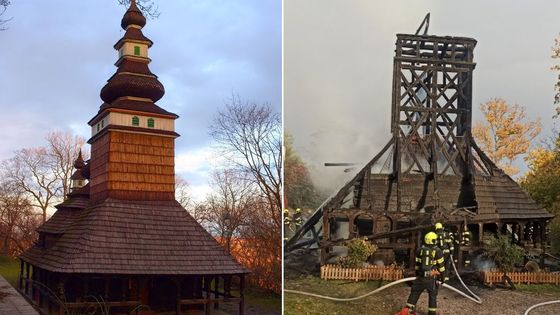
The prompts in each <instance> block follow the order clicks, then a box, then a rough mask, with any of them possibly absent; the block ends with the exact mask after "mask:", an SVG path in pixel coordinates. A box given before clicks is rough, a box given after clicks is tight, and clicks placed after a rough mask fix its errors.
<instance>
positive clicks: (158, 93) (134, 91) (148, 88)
mask: <svg viewBox="0 0 560 315" xmlns="http://www.w3.org/2000/svg"><path fill="white" fill-rule="evenodd" d="M163 94H165V89H164V88H163V84H161V82H159V81H158V79H157V78H156V77H155V76H153V77H144V76H138V75H135V74H133V73H122V74H119V73H117V74H115V76H113V77H112V78H111V79H110V80H109V81H108V82H107V84H106V85H105V86H104V87H103V89H101V99H102V100H103V101H104V102H105V103H109V104H110V103H113V102H114V101H115V100H117V99H118V98H120V97H125V96H134V97H140V98H148V99H150V100H152V102H157V101H158V100H159V99H161V98H162V97H163Z"/></svg>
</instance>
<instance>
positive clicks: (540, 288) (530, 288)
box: [515, 284, 560, 294]
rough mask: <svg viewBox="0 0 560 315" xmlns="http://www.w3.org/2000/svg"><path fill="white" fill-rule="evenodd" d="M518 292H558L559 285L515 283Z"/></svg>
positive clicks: (559, 292) (559, 291) (559, 289)
mask: <svg viewBox="0 0 560 315" xmlns="http://www.w3.org/2000/svg"><path fill="white" fill-rule="evenodd" d="M515 287H516V288H517V290H519V291H520V292H533V293H550V294H560V286H559V285H554V284H516V285H515Z"/></svg>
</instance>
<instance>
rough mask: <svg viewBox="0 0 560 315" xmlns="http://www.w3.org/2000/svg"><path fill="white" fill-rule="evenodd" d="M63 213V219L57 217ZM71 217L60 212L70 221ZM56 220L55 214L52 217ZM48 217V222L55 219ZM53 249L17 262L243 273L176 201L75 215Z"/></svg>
mask: <svg viewBox="0 0 560 315" xmlns="http://www.w3.org/2000/svg"><path fill="white" fill-rule="evenodd" d="M62 213H64V215H62ZM69 213H70V212H61V213H60V215H59V216H58V219H57V220H58V221H61V220H60V219H61V217H62V216H64V217H65V218H69V217H68V216H67V214H69ZM55 216H56V215H55ZM55 216H53V218H55ZM70 220H71V221H73V222H72V223H71V224H70V225H69V226H68V227H67V228H66V230H65V231H64V234H63V235H62V237H61V238H60V239H59V240H58V241H57V242H56V244H55V245H54V246H53V247H51V248H49V249H44V248H41V247H39V246H35V247H33V248H32V249H30V250H29V251H27V252H25V253H24V254H23V255H22V256H21V258H22V259H23V260H25V261H28V262H30V263H31V264H33V265H35V266H38V267H40V268H44V269H46V270H49V271H53V272H62V273H98V274H158V275H165V274H180V275H204V274H243V273H248V272H249V271H248V270H247V269H246V268H244V267H242V266H241V265H239V264H238V263H237V262H235V261H234V260H233V258H232V257H231V256H230V255H229V254H228V253H227V252H226V251H225V250H224V249H223V248H222V247H220V246H219V245H218V243H217V242H216V240H215V239H214V238H213V237H212V236H211V235H210V234H209V233H208V232H206V230H204V228H202V226H200V225H199V224H198V223H197V222H196V220H194V219H193V218H192V217H191V216H190V215H189V213H188V212H187V211H186V210H185V209H184V208H183V207H182V206H181V205H180V204H179V203H178V202H176V201H174V202H153V201H152V202H150V201H136V202H130V201H127V202H124V201H119V200H110V199H108V200H106V201H104V202H103V203H101V204H98V205H95V206H92V207H89V208H87V209H84V210H82V211H79V214H78V215H76V217H75V218H74V219H71V218H70Z"/></svg>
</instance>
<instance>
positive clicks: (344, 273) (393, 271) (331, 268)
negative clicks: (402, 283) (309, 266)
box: [321, 265, 404, 281]
mask: <svg viewBox="0 0 560 315" xmlns="http://www.w3.org/2000/svg"><path fill="white" fill-rule="evenodd" d="M402 278H404V271H403V269H401V268H397V267H393V266H388V267H380V266H367V267H362V268H344V267H340V266H338V265H324V266H321V279H324V280H354V281H358V280H366V281H367V280H387V281H393V280H399V279H402Z"/></svg>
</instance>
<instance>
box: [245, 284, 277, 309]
mask: <svg viewBox="0 0 560 315" xmlns="http://www.w3.org/2000/svg"><path fill="white" fill-rule="evenodd" d="M245 297H246V300H247V302H246V304H250V305H254V306H256V307H258V308H259V309H261V310H263V311H270V312H272V311H278V314H280V311H279V310H281V309H282V298H281V296H280V295H279V294H274V293H270V292H263V291H260V290H258V289H254V288H248V289H247V291H246V292H245Z"/></svg>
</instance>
